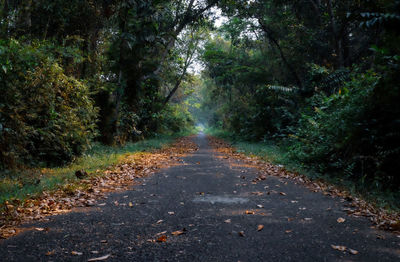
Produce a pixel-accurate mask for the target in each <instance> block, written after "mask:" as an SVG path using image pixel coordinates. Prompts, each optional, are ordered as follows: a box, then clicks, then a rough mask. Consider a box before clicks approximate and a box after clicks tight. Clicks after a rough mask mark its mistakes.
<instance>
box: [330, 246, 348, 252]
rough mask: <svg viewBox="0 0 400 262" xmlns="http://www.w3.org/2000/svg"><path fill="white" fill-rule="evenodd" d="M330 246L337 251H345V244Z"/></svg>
mask: <svg viewBox="0 0 400 262" xmlns="http://www.w3.org/2000/svg"><path fill="white" fill-rule="evenodd" d="M331 247H332V248H333V249H336V250H339V251H345V250H346V247H345V246H335V245H331Z"/></svg>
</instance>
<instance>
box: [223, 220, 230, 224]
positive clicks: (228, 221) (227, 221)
mask: <svg viewBox="0 0 400 262" xmlns="http://www.w3.org/2000/svg"><path fill="white" fill-rule="evenodd" d="M224 222H225V223H228V224H229V223H231V222H232V221H231V219H227V220H225V221H224Z"/></svg>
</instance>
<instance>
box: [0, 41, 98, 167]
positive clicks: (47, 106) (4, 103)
mask: <svg viewBox="0 0 400 262" xmlns="http://www.w3.org/2000/svg"><path fill="white" fill-rule="evenodd" d="M43 49H45V48H44V46H41V45H40V44H39V43H37V44H35V45H24V44H21V43H19V42H18V41H16V40H13V39H11V40H9V41H1V42H0V61H1V64H2V65H3V66H2V70H0V81H1V84H0V93H1V94H2V95H1V98H0V123H1V128H0V147H1V148H2V150H1V156H0V161H1V165H2V166H3V167H15V166H18V165H21V164H38V163H46V164H60V163H63V162H65V161H70V160H71V159H72V158H73V157H74V156H75V155H78V154H81V153H82V152H83V151H84V150H85V149H86V148H87V147H88V145H89V142H90V141H91V139H92V138H93V137H94V135H95V121H96V116H97V110H96V108H95V107H94V106H93V101H92V100H91V99H90V96H89V95H90V93H89V90H88V88H87V87H86V86H85V84H84V83H82V82H80V81H78V80H76V79H74V78H72V77H68V76H66V75H65V74H64V72H63V69H62V68H61V67H60V66H59V65H58V64H57V63H56V61H55V60H54V59H52V58H51V57H48V54H47V53H45V52H44V51H43Z"/></svg>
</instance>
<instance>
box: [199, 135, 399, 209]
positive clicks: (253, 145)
mask: <svg viewBox="0 0 400 262" xmlns="http://www.w3.org/2000/svg"><path fill="white" fill-rule="evenodd" d="M205 133H206V134H208V135H212V136H215V137H218V138H222V139H224V140H226V141H227V142H229V143H230V144H231V145H232V147H234V148H236V151H237V152H240V153H244V154H245V155H248V156H257V157H259V158H261V159H263V160H265V161H268V162H270V163H272V164H276V165H282V166H284V167H285V169H286V170H288V171H291V172H298V173H300V174H303V175H305V176H307V177H308V178H310V179H312V180H315V179H321V180H323V181H325V182H328V183H330V184H334V185H336V186H337V187H339V188H340V189H342V190H346V191H348V192H350V194H352V195H354V196H359V197H362V198H364V199H365V200H367V201H369V202H372V203H374V204H375V205H376V206H378V207H382V208H385V209H387V210H388V211H393V212H400V203H399V201H398V200H399V199H400V192H392V191H383V190H379V189H376V188H374V187H373V186H371V185H366V184H362V183H361V182H360V181H354V180H348V179H346V177H344V176H343V175H341V174H338V173H331V174H329V173H327V174H321V173H318V172H317V171H315V170H314V169H312V167H308V166H305V165H304V164H302V163H299V162H297V161H296V160H294V159H292V158H290V156H289V153H288V149H287V148H285V147H284V146H280V145H277V144H275V143H274V142H272V141H267V142H249V141H243V140H241V139H240V137H238V136H236V135H235V134H233V133H230V132H228V131H224V130H220V129H213V128H209V129H206V131H205Z"/></svg>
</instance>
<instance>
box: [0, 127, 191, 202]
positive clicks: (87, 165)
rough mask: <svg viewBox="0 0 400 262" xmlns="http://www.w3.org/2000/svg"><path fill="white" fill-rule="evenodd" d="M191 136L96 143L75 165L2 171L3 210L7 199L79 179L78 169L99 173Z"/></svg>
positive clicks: (23, 196)
mask: <svg viewBox="0 0 400 262" xmlns="http://www.w3.org/2000/svg"><path fill="white" fill-rule="evenodd" d="M186 135H189V134H188V133H179V134H174V135H159V136H157V137H155V138H151V139H146V140H142V141H139V142H135V143H127V144H126V145H125V146H118V147H117V146H105V145H101V144H99V143H94V144H93V146H92V148H91V149H90V150H89V151H87V152H86V153H85V154H84V155H82V156H81V157H78V158H77V159H75V161H73V162H72V163H71V164H69V165H66V166H63V167H57V168H42V169H39V168H34V169H24V170H17V171H12V172H7V173H6V172H3V173H0V209H1V208H2V206H4V203H5V202H6V201H7V200H20V201H23V200H25V199H27V198H30V197H35V195H38V194H40V193H42V192H43V191H52V190H56V189H58V188H60V187H61V186H63V185H65V184H68V183H72V182H74V181H77V178H76V177H75V171H77V170H82V169H83V170H85V171H86V172H87V173H89V174H91V173H98V172H101V171H104V170H106V168H107V167H109V166H112V165H115V164H118V163H120V162H122V161H123V160H124V159H125V157H126V156H127V155H130V154H133V153H138V152H143V151H150V150H154V149H159V148H162V147H163V146H166V145H168V144H170V143H171V142H173V141H174V140H175V139H176V138H178V137H181V136H186Z"/></svg>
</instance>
